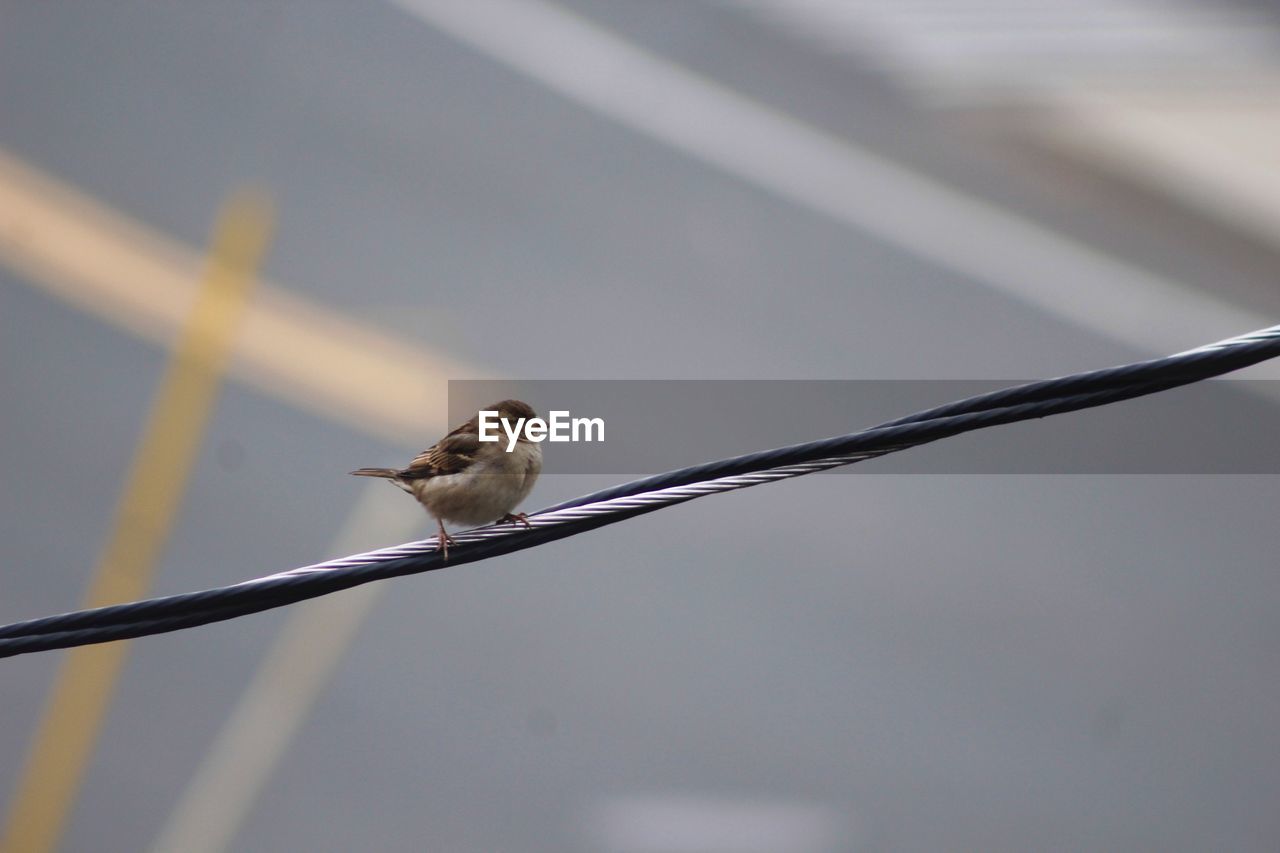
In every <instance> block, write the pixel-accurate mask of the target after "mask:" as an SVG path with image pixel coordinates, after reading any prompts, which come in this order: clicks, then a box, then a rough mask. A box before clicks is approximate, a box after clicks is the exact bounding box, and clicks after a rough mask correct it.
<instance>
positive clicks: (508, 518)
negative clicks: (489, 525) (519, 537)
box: [498, 512, 533, 530]
mask: <svg viewBox="0 0 1280 853" xmlns="http://www.w3.org/2000/svg"><path fill="white" fill-rule="evenodd" d="M498 521H499V523H501V524H523V525H524V526H525V527H526V528H527V529H529V530H532V529H533V525H532V524H530V523H529V516H527V515H525V514H524V513H523V512H509V513H507V514H506V515H504V516H503V517H502V518H500V519H498Z"/></svg>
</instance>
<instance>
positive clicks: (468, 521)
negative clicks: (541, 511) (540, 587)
mask: <svg viewBox="0 0 1280 853" xmlns="http://www.w3.org/2000/svg"><path fill="white" fill-rule="evenodd" d="M481 411H488V412H497V413H498V418H499V419H501V420H503V421H506V422H507V424H508V425H510V427H512V428H515V429H518V430H519V435H518V437H514V440H513V441H511V442H508V441H507V438H508V436H507V435H506V434H504V428H503V427H502V426H499V425H497V421H496V420H495V419H494V418H493V417H492V416H490V417H489V419H488V423H489V430H490V431H489V432H488V433H487V434H489V435H494V434H496V435H498V436H499V438H500V440H498V441H481V440H480V415H479V414H478V413H477V415H476V416H475V417H474V418H472V419H471V420H469V421H467V422H466V423H465V424H463V425H462V426H460V427H458V428H457V429H455V430H453V432H451V433H449V434H448V435H446V436H445V437H444V438H442V439H440V441H438V442H436V443H435V444H433V445H431V446H430V447H428V448H427V449H426V450H424V451H422V452H421V453H419V454H418V455H417V456H415V457H414V458H413V461H412V462H410V463H409V466H408V467H407V468H401V469H399V470H397V469H395V468H361V469H360V470H359V471H352V472H351V473H352V474H354V475H356V476H357V477H382V478H383V479H387V480H390V481H391V482H392V483H394V484H395V485H397V486H399V487H400V488H402V489H404V490H405V491H406V492H408V493H409V494H411V495H413V496H414V497H415V498H417V499H418V503H420V504H422V506H423V507H425V508H426V510H427V512H428V513H430V514H431V516H432V518H434V519H435V520H436V524H437V525H438V526H439V528H440V550H441V552H442V553H443V554H444V558H445V559H446V560H447V559H449V544H450V543H451V542H453V539H452V538H451V537H450V536H449V533H448V532H447V531H446V530H445V529H444V523H445V522H446V521H448V522H451V523H455V522H456V523H457V524H465V525H477V524H486V523H488V522H490V521H519V522H522V523H523V524H524V525H525V526H526V527H528V526H529V520H528V518H527V517H526V516H525V514H524V513H516V514H514V515H513V514H512V512H511V511H512V510H513V509H515V508H516V506H517V505H519V503H520V502H521V501H522V500H524V499H525V498H526V497H527V496H528V495H529V491H530V490H531V489H532V488H533V483H534V481H535V480H537V479H538V473H539V472H540V471H541V470H542V445H540V444H538V443H537V442H536V441H530V440H529V439H528V438H527V437H526V433H525V430H524V429H523V426H524V424H525V423H528V421H529V420H530V419H532V418H535V417H537V413H535V412H534V410H533V407H532V406H530V405H529V404H528V403H522V402H520V401H519V400H503V401H502V402H501V403H494V404H493V405H492V406H487V407H486V408H484V409H482V410H481ZM521 419H524V422H523V423H520V421H521ZM517 424H519V426H517ZM508 446H509V447H510V448H511V449H510V450H508V449H507V448H508Z"/></svg>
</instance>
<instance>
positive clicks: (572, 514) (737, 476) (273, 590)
mask: <svg viewBox="0 0 1280 853" xmlns="http://www.w3.org/2000/svg"><path fill="white" fill-rule="evenodd" d="M1277 355H1280V325H1278V326H1272V327H1270V328H1267V329H1261V330H1258V331H1256V332H1250V333H1248V334H1245V335H1239V336H1236V337H1234V338H1229V339H1227V340H1224V341H1218V342H1216V343H1213V344H1208V345H1205V346H1202V347H1198V348H1196V349H1193V350H1188V351H1186V352H1183V353H1178V354H1176V355H1173V356H1168V357H1166V358H1162V359H1153V360H1150V361H1145V362H1139V363H1136V364H1129V365H1121V366H1118V367H1112V368H1106V369H1104V370H1098V371H1091V372H1088V373H1081V374H1074V375H1071V376H1064V377H1059V378H1057V379H1050V380H1045V381H1041V382H1032V383H1028V384H1024V385H1020V386H1016V387H1013V388H1008V389H1003V390H1001V391H995V392H991V393H989V394H982V395H979V396H976V397H971V398H968V399H966V400H960V401H957V402H955V403H950V404H947V405H944V406H939V407H936V408H934V409H929V410H926V411H924V412H918V413H916V414H914V415H909V416H907V417H905V418H900V419H898V420H896V421H890V422H889V423H887V424H882V425H880V426H878V427H874V428H872V429H868V430H862V431H860V432H856V433H851V434H849V435H842V436H835V437H832V438H828V439H822V440H819V441H811V442H805V443H802V444H796V445H791V446H788V447H781V448H775V449H772V450H767V451H761V452H758V453H752V454H746V455H744V456H738V457H733V458H731V459H723V460H719V461H716V462H711V463H705V464H702V465H696V466H692V467H690V468H684V469H680V470H678V471H672V472H667V473H665V474H660V475H657V476H655V477H646V478H643V479H640V480H635V481H632V482H630V483H624V484H621V485H620V486H615V487H612V488H610V489H605V490H603V491H600V492H595V493H592V494H589V495H584V496H582V497H580V498H575V499H573V500H571V501H566V502H564V503H561V504H557V505H555V506H552V507H548V508H547V509H544V510H542V511H540V512H537V513H534V514H531V515H530V516H529V529H525V528H524V527H523V526H522V525H519V524H499V525H490V526H487V527H482V528H476V529H474V530H468V531H463V532H460V533H457V534H454V536H453V538H454V539H455V540H456V542H457V545H455V547H454V549H453V550H452V551H451V553H450V557H449V561H448V562H447V563H446V562H444V560H443V559H442V556H443V555H442V554H441V553H440V551H439V543H438V542H437V541H436V540H435V539H434V538H433V539H427V540H421V541H417V542H410V543H406V544H403V545H396V546H393V547H390V548H382V549H379V550H376V551H370V552H367V553H364V554H355V555H352V556H349V557H343V558H341V559H337V560H329V561H326V562H322V563H316V564H313V565H310V566H303V567H300V568H297V569H290V570H288V571H284V572H277V573H275V574H271V575H266V576H264V577H260V578H254V579H252V580H248V581H243V582H241V583H238V584H233V585H231V586H225V587H218V588H214V589H208V590H202V591H198V592H191V593H184V594H180V595H173V596H166V597H162V598H154V599H148V600H144V601H138V602H131V603H127V604H118V605H111V606H108V607H100V608H95V609H92V610H82V611H75V612H71V613H65V614H60V615H56V616H47V617H44V618H41V619H33V620H28V621H25V622H18V623H13V624H10V625H6V626H2V627H0V657H8V656H12V655H17V654H25V653H29V652H35V651H43V650H46V649H54V648H66V647H69V646H76V645H85V644H89V643H97V642H106V641H108V640H117V639H125V638H130V637H138V636H146V635H149V634H158V633H164V632H167V631H175V630H180V629H182V628H188V627H194V626H196V625H202V624H208V623H211V622H218V621H223V620H226V619H233V618H236V617H238V616H243V615H247V614H249V613H256V612H260V611H263V610H268V609H271V608H275V607H282V606H285V605H287V604H292V603H295V602H297V601H302V600H304V599H307V598H313V597H316V596H319V595H324V594H327V593H330V592H336V591H338V590H341V589H348V588H350V587H353V586H358V585H360V584H363V583H368V582H370V581H374V580H380V579H383V578H389V577H398V576H402V575H407V574H415V573H420V572H425V571H430V570H433V569H438V568H442V567H446V566H456V565H462V564H465V563H469V562H475V561H477V560H482V559H487V558H489V557H494V556H498V555H500V554H506V553H511V552H514V551H519V550H523V549H525V548H530V547H534V546H536V545H541V544H544V543H546V542H551V541H555V540H557V539H562V538H565V537H567V536H572V535H576V534H579V533H583V532H586V531H588V530H594V529H596V528H598V527H602V526H605V525H607V524H614V523H617V522H620V521H624V520H627V519H630V518H634V517H636V516H639V515H643V514H646V513H649V512H653V511H655V510H657V509H661V508H663V507H667V506H673V505H676V504H679V503H684V502H685V501H689V500H694V499H696V498H699V497H703V496H705V495H710V494H718V493H721V492H726V491H731V490H734V489H742V488H747V487H750V486H755V485H760V484H762V483H769V482H776V481H778V480H782V479H789V478H792V477H798V476H803V475H805V474H810V473H814V472H816V471H823V470H828V469H830V468H835V467H839V466H843V465H849V464H853V463H855V462H859V461H862V460H864V459H870V458H875V457H878V456H883V455H886V454H888V453H893V452H897V451H900V450H905V449H907V448H910V447H917V446H919V445H922V444H926V443H929V442H932V441H937V440H939V439H941V438H946V437H949V436H953V435H958V434H960V433H964V432H969V431H972V430H976V429H983V428H986V427H991V426H997V425H1001V424H1009V423H1015V422H1017V421H1022V420H1028V419H1032V418H1042V417H1046V416H1049V415H1053V414H1059V413H1063V412H1069V411H1076V410H1079V409H1084V408H1090V407H1093V406H1099V405H1104V404H1107V403H1111V402H1116V401H1119V400H1125V399H1130V398H1133V397H1139V396H1143V395H1146V394H1152V393H1156V392H1158V391H1163V390H1167V389H1169V388H1173V387H1177V386H1179V385H1185V384H1188V383H1190V382H1196V381H1199V380H1201V379H1206V378H1209V377H1212V376H1217V375H1221V374H1222V373H1226V372H1228V371H1231V370H1236V369H1239V368H1241V367H1246V366H1248V365H1250V364H1255V363H1257V362H1260V361H1264V360H1266V359H1269V358H1274V357H1276V356H1277Z"/></svg>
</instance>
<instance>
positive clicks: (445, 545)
mask: <svg viewBox="0 0 1280 853" xmlns="http://www.w3.org/2000/svg"><path fill="white" fill-rule="evenodd" d="M436 538H437V539H438V540H440V556H441V558H442V559H445V560H448V559H449V546H450V545H455V544H457V542H456V540H455V539H454V538H453V537H452V536H450V535H449V531H447V530H445V529H444V525H443V524H441V525H440V533H439V534H438V535H437V536H436Z"/></svg>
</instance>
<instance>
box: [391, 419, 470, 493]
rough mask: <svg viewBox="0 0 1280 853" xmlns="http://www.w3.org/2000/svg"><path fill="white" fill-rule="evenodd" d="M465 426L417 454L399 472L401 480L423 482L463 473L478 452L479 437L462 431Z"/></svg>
mask: <svg viewBox="0 0 1280 853" xmlns="http://www.w3.org/2000/svg"><path fill="white" fill-rule="evenodd" d="M464 427H465V424H464V425H463V426H462V427H459V428H458V429H456V430H454V431H453V432H451V433H449V434H448V435H446V436H445V437H444V438H442V439H440V441H438V442H436V443H435V444H433V445H431V446H430V447H428V448H427V449H426V450H424V451H422V452H421V453H419V454H418V455H417V456H415V457H414V458H413V461H412V462H410V463H409V467H407V468H405V469H404V470H402V471H401V472H400V479H402V480H424V479H427V478H428V477H438V476H440V475H441V474H457V473H458V472H460V471H465V470H466V469H467V467H468V466H470V465H471V463H472V462H474V461H475V457H476V453H477V452H479V450H480V436H479V435H478V434H477V433H475V432H471V431H464Z"/></svg>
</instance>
